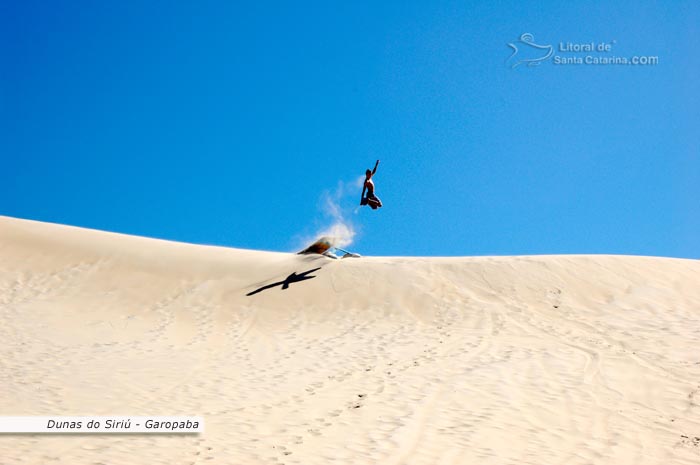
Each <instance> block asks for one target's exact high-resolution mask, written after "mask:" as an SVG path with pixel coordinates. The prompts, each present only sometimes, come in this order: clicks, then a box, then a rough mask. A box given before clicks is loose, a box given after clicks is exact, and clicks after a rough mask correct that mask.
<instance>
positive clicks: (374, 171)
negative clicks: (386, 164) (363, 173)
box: [372, 160, 379, 176]
mask: <svg viewBox="0 0 700 465" xmlns="http://www.w3.org/2000/svg"><path fill="white" fill-rule="evenodd" d="M377 166H379V160H377V163H375V164H374V169H373V170H372V176H374V173H376V172H377Z"/></svg>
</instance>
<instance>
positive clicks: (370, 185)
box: [360, 160, 382, 210]
mask: <svg viewBox="0 0 700 465" xmlns="http://www.w3.org/2000/svg"><path fill="white" fill-rule="evenodd" d="M377 166H379V160H377V163H375V164H374V170H372V171H370V170H367V171H365V184H364V186H363V187H362V197H361V199H360V205H369V206H370V208H372V210H376V209H377V208H379V207H381V206H382V201H381V200H379V197H377V196H376V195H374V181H372V176H374V173H376V172H377ZM365 190H366V191H367V197H365Z"/></svg>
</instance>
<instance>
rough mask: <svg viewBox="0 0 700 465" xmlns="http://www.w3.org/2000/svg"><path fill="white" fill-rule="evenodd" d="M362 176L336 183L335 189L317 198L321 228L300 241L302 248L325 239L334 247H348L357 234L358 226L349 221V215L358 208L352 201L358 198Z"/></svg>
mask: <svg viewBox="0 0 700 465" xmlns="http://www.w3.org/2000/svg"><path fill="white" fill-rule="evenodd" d="M363 179H364V176H360V177H359V178H358V179H356V180H353V181H350V182H348V181H338V184H337V185H336V187H335V189H333V190H326V191H324V192H323V193H322V194H321V197H320V198H319V204H318V205H319V210H320V212H321V215H322V220H321V226H320V227H319V228H317V230H316V232H315V233H314V234H313V235H312V236H304V237H302V239H301V242H302V244H304V246H307V245H309V244H310V243H311V242H313V241H315V240H317V239H319V238H321V237H325V238H327V239H328V240H329V241H330V243H331V244H332V245H333V246H334V247H348V246H349V245H351V244H352V243H353V241H354V239H355V237H356V235H357V233H358V229H359V228H358V225H357V223H356V222H354V221H352V220H351V219H350V214H351V213H353V212H355V213H357V211H358V208H357V207H355V206H354V205H353V203H354V202H353V201H352V199H353V198H354V197H355V196H358V193H359V192H360V190H358V189H361V188H362V181H363Z"/></svg>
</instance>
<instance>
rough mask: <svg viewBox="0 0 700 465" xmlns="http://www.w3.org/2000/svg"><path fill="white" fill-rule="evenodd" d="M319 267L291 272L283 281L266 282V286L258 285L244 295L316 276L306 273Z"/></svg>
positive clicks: (285, 285) (286, 286)
mask: <svg viewBox="0 0 700 465" xmlns="http://www.w3.org/2000/svg"><path fill="white" fill-rule="evenodd" d="M320 269H321V267H318V268H314V269H313V270H309V271H304V272H303V273H299V274H297V273H296V271H295V272H294V273H292V274H290V275H289V276H287V277H286V278H284V281H278V282H276V283H272V284H268V285H267V286H263V287H260V288H258V289H256V290H254V291H253V292H249V293H247V294H246V295H247V296H251V295H254V294H257V293H258V292H262V291H265V290H267V289H271V288H273V287H276V286H282V289H287V288H288V287H289V285H290V284H292V283H298V282H299V281H305V280H307V279H311V278H315V277H316V276H308V274H309V273H313V272H314V271H318V270H320Z"/></svg>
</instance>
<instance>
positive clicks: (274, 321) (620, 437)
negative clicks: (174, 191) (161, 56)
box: [0, 217, 700, 465]
mask: <svg viewBox="0 0 700 465" xmlns="http://www.w3.org/2000/svg"><path fill="white" fill-rule="evenodd" d="M318 267H321V268H320V269H319V270H317V271H315V272H313V273H311V275H312V276H315V277H314V278H311V279H308V280H303V281H299V282H292V283H291V284H290V285H289V288H288V289H282V288H281V286H276V287H272V288H269V289H266V290H262V291H260V292H258V293H256V294H254V295H251V296H247V295H246V294H248V293H250V292H252V291H255V290H256V289H259V288H261V287H263V286H265V285H268V284H272V283H274V282H279V281H282V280H284V279H285V278H286V277H287V276H288V275H290V274H291V273H293V272H296V273H302V272H305V271H307V270H310V269H313V268H318ZM0 341H2V344H1V345H0V414H2V415H178V414H179V415H201V416H203V417H204V419H205V422H206V424H205V428H206V431H205V433H203V434H201V435H198V436H196V435H195V436H175V435H173V436H169V435H161V436H158V435H117V436H110V435H98V436H90V435H5V436H0V463H1V464H44V463H61V464H71V465H79V464H98V463H101V464H193V463H194V464H200V463H214V464H279V463H284V464H304V465H308V464H329V463H337V464H373V463H381V464H397V465H398V464H426V465H434V464H476V463H478V464H517V465H522V464H535V465H542V464H601V463H606V464H616V465H619V464H688V465H690V464H698V463H700V407H699V406H698V403H700V261H694V260H680V259H665V258H648V257H627V256H625V257H623V256H537V257H479V258H380V257H377V258H361V259H347V260H330V259H327V258H325V257H319V256H299V255H294V254H284V253H272V252H258V251H247V250H237V249H226V248H217V247H205V246H196V245H188V244H180V243H173V242H166V241H159V240H153V239H145V238H138V237H130V236H124V235H119V234H112V233H104V232H98V231H91V230H85V229H79V228H72V227H67V226H59V225H52V224H45V223H38V222H33V221H26V220H17V219H11V218H6V217H0Z"/></svg>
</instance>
